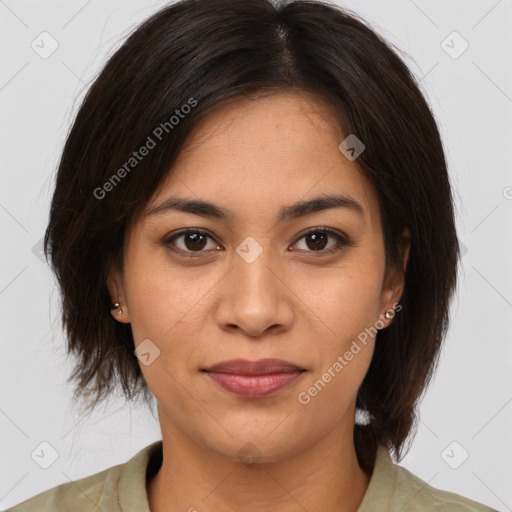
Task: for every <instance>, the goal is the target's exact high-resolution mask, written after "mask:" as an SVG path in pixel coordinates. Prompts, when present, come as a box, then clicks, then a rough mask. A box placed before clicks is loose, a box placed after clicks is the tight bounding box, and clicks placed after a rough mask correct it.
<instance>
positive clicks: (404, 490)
mask: <svg viewBox="0 0 512 512" xmlns="http://www.w3.org/2000/svg"><path fill="white" fill-rule="evenodd" d="M395 468H396V474H397V491H398V493H399V494H405V495H406V496H407V505H406V506H405V508H404V509H403V512H406V511H407V512H416V511H420V510H430V511H435V512H441V511H445V510H449V511H451V512H496V511H495V509H493V508H491V507H488V506H486V505H484V504H482V503H478V502H476V501H473V500H471V499H469V498H466V497H465V496H462V495H460V494H456V493H454V492H450V491H443V490H441V489H436V488H435V487H432V486H431V485H429V484H428V483H427V482H425V481H423V480H422V479H421V478H418V477H417V476H416V475H414V474H413V473H411V472H410V471H408V470H407V469H405V468H404V467H402V466H397V465H395ZM404 505H405V503H404ZM402 506H403V505H402Z"/></svg>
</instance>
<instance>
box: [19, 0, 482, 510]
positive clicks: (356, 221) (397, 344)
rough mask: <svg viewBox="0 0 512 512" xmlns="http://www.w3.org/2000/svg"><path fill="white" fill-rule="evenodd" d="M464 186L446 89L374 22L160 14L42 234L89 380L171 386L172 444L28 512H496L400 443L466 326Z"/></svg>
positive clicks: (73, 148) (107, 77) (88, 120)
mask: <svg viewBox="0 0 512 512" xmlns="http://www.w3.org/2000/svg"><path fill="white" fill-rule="evenodd" d="M451 194H452V192H451V188H450V184H449V180H448V173H447V168H446V162H445V156H444V153H443V148H442V143H441V140H440V136H439V132H438V129H437V126H436V122H435V120H434V118H433V116H432V113H431V111H430V109H429V107H428V104H427V103H426V101H425V98H424V97H423V95H422V94H421V92H420V90H419V88H418V86H417V84H416V82H415V81H414V79H413V77H412V75H411V73H410V71H409V70H408V68H407V67H406V65H405V64H404V63H403V61H402V60H401V59H400V58H399V57H398V56H397V54H396V53H395V52H394V51H393V50H392V49H391V47H390V45H389V43H386V42H385V41H384V40H382V39H381V38H380V37H379V36H378V35H377V34H376V33H375V32H373V31H372V30H371V29H370V28H369V27H368V26H367V25H366V24H365V23H364V22H363V21H362V20H359V19H358V18H357V16H355V15H353V14H349V13H348V12H347V11H344V10H341V9H339V8H337V7H335V6H332V5H330V4H326V3H320V2H308V1H296V2H291V3H288V4H282V5H275V4H273V3H271V1H270V0H253V1H250V2H246V1H242V0H225V1H221V0H201V1H194V0H183V1H181V2H178V3H175V4H172V5H170V6H168V7H166V8H165V9H163V10H161V11H160V12H158V13H157V14H155V15H154V16H153V17H151V18H150V19H149V20H148V21H146V22H145V23H143V24H142V25H141V26H140V27H139V28H138V29H137V30H136V31H135V32H134V33H133V34H132V35H131V36H130V37H129V38H128V40H127V41H126V42H125V43H124V45H123V46H122V47H121V48H120V49H119V50H118V51H117V52H116V53H115V54H114V55H113V56H112V57H111V58H110V60H109V61H108V62H107V64H106V66H105V68H104V69H103V70H102V72H101V74H100V75H99V77H98V78H97V79H96V81H95V82H94V84H93V85H92V87H91V88H90V90H89V92H88V94H87V96H86V98H85V100H84V102H83V104H82V106H81V108H80V110H79V112H78V115H77V117H76V119H75V121H74V124H73V126H72V129H71V131H70V133H69V136H68V139H67V142H66V145H65V148H64V151H63V155H62V158H61V162H60V166H59V169H58V174H57V182H56V188H55V193H54V197H53V201H52V205H51V214H50V222H49V226H48V229H47V232H46V237H45V249H46V254H47V256H49V257H50V259H51V264H52V268H53V270H54V272H55V274H56V276H57V278H58V282H59V285H60V288H61V293H62V300H63V322H64V325H65V327H66V332H67V337H68V343H69V350H70V351H71V352H72V353H74V354H75V355H76V357H77V366H76V372H75V373H74V379H75V382H76V393H75V394H76V397H77V398H81V399H84V400H87V401H88V403H89V405H90V407H91V408H92V407H94V406H95V405H96V404H98V403H99V402H100V401H101V400H102V399H103V398H105V397H106V396H108V395H109V394H110V393H111V392H112V391H113V390H114V388H115V387H116V385H120V386H121V388H122V389H123V391H124V393H125V395H126V397H127V398H128V399H131V398H133V397H134V396H137V395H139V394H141V393H142V395H143V396H144V397H145V398H146V400H147V401H148V402H149V401H150V400H151V397H152V395H154V397H155V398H156V402H157V404H158V414H159V422H160V427H161V431H162V441H158V442H156V443H153V444H151V445H150V446H148V447H146V448H144V449H143V450H141V451H140V452H139V453H138V454H136V455H135V456H134V457H133V458H132V459H131V460H129V461H128V462H127V463H125V464H120V465H118V466H115V467H112V468H109V469H107V470H105V471H102V472H100V473H97V474H95V475H91V476H89V477H87V478H84V479H81V480H78V481H76V482H71V483H67V484H63V485H60V486H57V487H55V488H53V489H50V490H48V491H45V492H43V493H42V494H40V495H38V496H35V497H33V498H30V499H29V500H27V501H25V502H23V503H21V504H19V505H17V506H15V507H14V508H12V509H11V510H12V511H16V512H21V511H24V510H38V511H50V510H52V511H57V510H58V511H61V510H62V511H64V510H66V511H67V510H73V511H75V512H79V511H85V510H91V507H93V508H94V507H96V508H95V509H97V510H103V511H105V512H106V511H120V510H123V511H137V512H148V511H150V510H151V511H152V512H161V511H175V510H176V511H177V510H189V511H194V510H199V511H210V510H211V511H213V510H223V511H238V510H244V511H252V510H258V511H261V510H268V511H280V512H281V511H283V512H284V511H292V510H294V511H295V510H336V511H340V512H349V511H350V512H352V511H356V510H357V511H373V510H378V511H391V510H393V511H395V510H401V511H417V510H457V511H489V510H492V509H491V508H489V507H487V506H485V505H482V504H479V503H476V502H475V501H472V500H470V499H468V498H465V497H463V496H460V495H457V494H455V493H450V492H446V491H441V490H438V489H435V488H433V487H431V486H429V485H428V484H427V483H426V482H423V481H422V480H421V479H419V478H418V477H416V476H415V475H413V474H412V473H410V472H408V471H407V470H406V469H404V468H401V467H400V466H397V465H396V464H394V463H393V462H392V460H391V457H390V451H393V452H394V455H395V456H396V458H397V459H400V457H401V455H402V453H403V449H404V446H405V441H406V439H407V438H408V436H409V434H410V433H411V431H412V429H413V426H414V421H415V419H416V416H415V408H416V405H417V401H418V398H419V396H420V395H421V393H422V392H423V390H424V389H425V387H426V385H427V384H428V382H429V379H430V378H431V375H432V372H433V369H434V368H435V364H436V361H437V358H438V355H439V350H440V347H441V343H442V340H443V338H444V335H445V333H446V329H447V326H448V309H449V303H450V299H451V297H452V295H453V293H454V290H455V286H456V273H457V264H458V257H459V247H458V241H457V234H456V229H455V223H454V211H453V204H452V195H451ZM356 420H357V421H356Z"/></svg>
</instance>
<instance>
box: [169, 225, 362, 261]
mask: <svg viewBox="0 0 512 512" xmlns="http://www.w3.org/2000/svg"><path fill="white" fill-rule="evenodd" d="M312 233H325V234H327V235H330V236H332V237H333V238H335V239H336V240H337V242H338V243H337V244H336V245H335V246H334V247H331V248H330V249H327V250H319V251H306V252H310V253H312V254H313V255H314V257H320V256H326V255H331V254H333V253H335V252H339V251H341V250H342V249H343V248H344V247H352V246H354V245H355V244H354V242H353V241H352V240H350V239H349V238H348V237H346V236H344V235H341V234H340V233H338V232H337V231H334V230H332V229H330V228H324V227H318V228H313V229H310V230H308V231H306V232H305V233H302V234H301V235H300V236H299V238H297V240H296V241H295V242H294V244H293V245H295V244H296V243H297V242H299V241H300V240H302V239H303V238H305V237H306V236H308V235H310V234H312ZM190 234H199V235H204V236H207V237H208V238H211V239H212V240H214V238H213V237H212V236H210V234H209V233H208V232H206V231H204V230H202V229H199V228H197V229H194V228H188V229H185V230H183V231H180V232H178V233H173V234H172V235H168V236H166V237H164V239H163V240H162V243H163V245H164V246H165V247H167V248H168V249H169V250H171V251H172V252H175V253H178V254H180V255H183V254H188V255H189V256H186V257H188V258H197V257H200V256H202V255H203V253H204V252H205V251H184V250H183V249H175V248H173V247H172V244H173V241H174V240H176V239H177V238H179V237H182V236H185V235H190ZM219 245H220V244H219Z"/></svg>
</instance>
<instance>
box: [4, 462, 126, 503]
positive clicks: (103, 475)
mask: <svg viewBox="0 0 512 512" xmlns="http://www.w3.org/2000/svg"><path fill="white" fill-rule="evenodd" d="M120 466H121V465H118V466H113V467H111V468H108V469H105V470H104V471H100V472H99V473H95V474H94V475H90V476H87V477H85V478H81V479H79V480H74V481H72V482H66V483H63V484H60V485H57V486H56V487H52V488H51V489H48V490H46V491H44V492H42V493H40V494H37V495H36V496H33V497H32V498H29V499H27V500H25V501H22V502H21V503H18V505H15V506H14V507H12V508H10V509H8V510H6V511H5V512H29V511H30V512H36V511H37V512H60V511H62V512H64V511H68V510H73V512H82V511H84V512H85V511H90V510H91V509H93V508H94V505H96V506H98V507H99V508H98V509H99V510H112V511H113V512H114V511H116V510H117V509H116V508H115V506H114V501H115V497H116V488H117V481H118V477H119V469H120ZM107 504H108V505H107ZM104 505H105V508H104Z"/></svg>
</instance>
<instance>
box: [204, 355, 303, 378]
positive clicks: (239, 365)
mask: <svg viewBox="0 0 512 512" xmlns="http://www.w3.org/2000/svg"><path fill="white" fill-rule="evenodd" d="M204 371H207V372H219V373H233V374H236V375H267V374H270V373H292V372H296V371H304V368H300V367H299V366H297V365H295V364H293V363H290V362H289V361H285V360H283V359H259V360H257V361H249V360H247V359H231V360H229V361H222V362H221V363H217V364H214V365H213V366H209V367H208V368H204Z"/></svg>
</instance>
